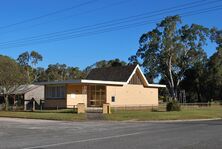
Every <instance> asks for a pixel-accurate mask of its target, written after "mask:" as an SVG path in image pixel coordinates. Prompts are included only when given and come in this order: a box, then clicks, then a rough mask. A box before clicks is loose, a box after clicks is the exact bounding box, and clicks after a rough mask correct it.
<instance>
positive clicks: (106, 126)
mask: <svg viewBox="0 0 222 149" xmlns="http://www.w3.org/2000/svg"><path fill="white" fill-rule="evenodd" d="M0 148H1V149H6V148H10V149H14V148H15V149H20V148H25V149H43V148H49V149H88V148H90V149H205V148H206V149H221V148H222V121H221V120H217V121H199V122H105V121H97V122H58V121H44V120H26V119H10V118H0Z"/></svg>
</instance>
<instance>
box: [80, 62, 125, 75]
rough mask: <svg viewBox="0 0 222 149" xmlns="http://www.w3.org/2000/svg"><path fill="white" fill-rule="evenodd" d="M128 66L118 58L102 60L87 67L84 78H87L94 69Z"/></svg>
mask: <svg viewBox="0 0 222 149" xmlns="http://www.w3.org/2000/svg"><path fill="white" fill-rule="evenodd" d="M125 65H127V63H126V62H124V61H121V60H120V59H118V58H116V59H113V60H108V61H107V60H101V61H98V62H96V63H94V64H93V65H90V66H87V67H86V68H85V69H84V70H83V73H84V76H86V75H87V74H88V73H89V72H90V71H91V70H92V69H93V68H106V67H118V66H125Z"/></svg>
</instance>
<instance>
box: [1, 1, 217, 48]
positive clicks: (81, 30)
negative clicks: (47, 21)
mask: <svg viewBox="0 0 222 149" xmlns="http://www.w3.org/2000/svg"><path fill="white" fill-rule="evenodd" d="M212 2H218V1H211V2H208V3H204V4H205V5H206V4H209V3H212ZM197 6H200V5H199V4H198V5H194V6H191V7H190V6H187V7H184V5H183V7H182V8H178V9H175V10H169V9H167V11H164V12H161V13H157V14H155V15H149V16H143V15H141V16H142V18H141V17H140V16H139V15H136V16H137V18H134V16H133V17H132V18H130V17H127V18H123V19H117V20H115V21H116V22H115V21H106V22H102V23H98V24H94V25H89V26H83V27H80V28H74V29H69V30H65V31H60V32H54V33H48V34H43V35H39V36H31V37H28V38H22V39H18V40H13V41H8V42H3V43H0V46H2V44H13V43H16V42H19V41H23V40H25V42H27V41H32V40H41V39H42V38H43V39H44V38H50V37H54V36H62V35H66V34H73V33H78V32H84V31H88V30H92V29H98V28H102V27H109V26H111V27H112V26H113V25H119V24H124V23H129V22H134V21H139V20H141V19H142V20H143V19H144V18H145V19H146V18H150V17H154V16H158V15H161V14H165V13H170V12H174V11H178V10H184V9H189V8H193V7H197ZM217 7H218V6H217ZM173 8H175V7H173ZM164 10H166V9H164ZM124 20H126V21H124Z"/></svg>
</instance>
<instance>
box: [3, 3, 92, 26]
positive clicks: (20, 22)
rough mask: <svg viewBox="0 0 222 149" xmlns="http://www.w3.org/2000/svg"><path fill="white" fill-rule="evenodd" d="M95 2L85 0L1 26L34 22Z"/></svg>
mask: <svg viewBox="0 0 222 149" xmlns="http://www.w3.org/2000/svg"><path fill="white" fill-rule="evenodd" d="M94 2H96V0H89V1H87V2H84V3H80V4H78V5H74V6H72V7H68V8H65V9H60V10H56V11H54V12H50V13H47V14H44V15H41V16H37V17H33V18H30V19H26V20H22V21H19V22H16V23H12V24H8V25H5V26H0V29H5V28H9V27H12V26H16V25H20V24H24V23H28V22H32V21H35V20H39V19H42V18H46V17H49V16H52V15H55V14H59V13H63V12H66V11H70V10H72V9H75V8H79V7H82V6H85V5H89V4H91V3H94Z"/></svg>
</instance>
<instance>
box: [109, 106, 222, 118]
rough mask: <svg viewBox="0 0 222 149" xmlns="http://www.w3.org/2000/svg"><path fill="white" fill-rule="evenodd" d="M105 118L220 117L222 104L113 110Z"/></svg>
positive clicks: (221, 116)
mask: <svg viewBox="0 0 222 149" xmlns="http://www.w3.org/2000/svg"><path fill="white" fill-rule="evenodd" d="M105 117H106V119H107V120H117V121H120V120H138V121H145V120H186V119H210V118H222V106H218V107H203V108H192V109H191V108H190V109H188V108H186V109H184V108H182V111H179V112H166V111H156V112H151V111H148V110H147V111H144V110H141V111H136V110H131V111H130V110H128V111H116V112H115V111H113V113H112V114H110V115H105Z"/></svg>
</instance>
